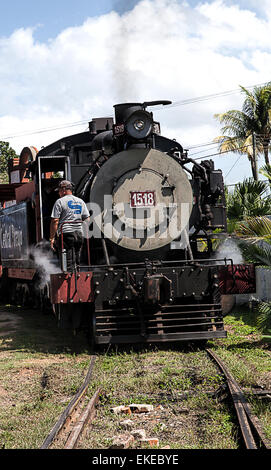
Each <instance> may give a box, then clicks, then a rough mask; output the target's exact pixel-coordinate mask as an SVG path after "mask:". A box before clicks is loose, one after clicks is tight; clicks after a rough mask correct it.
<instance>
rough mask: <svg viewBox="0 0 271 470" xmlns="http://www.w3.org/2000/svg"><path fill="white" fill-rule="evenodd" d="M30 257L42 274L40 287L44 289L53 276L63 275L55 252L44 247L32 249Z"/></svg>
mask: <svg viewBox="0 0 271 470" xmlns="http://www.w3.org/2000/svg"><path fill="white" fill-rule="evenodd" d="M29 257H30V258H31V259H32V260H33V261H34V265H35V266H36V267H37V268H38V271H39V274H40V283H39V287H40V288H43V287H44V286H45V285H46V284H47V283H48V282H49V281H50V275H51V274H58V273H61V272H62V271H61V269H60V264H59V261H58V260H57V259H56V258H55V256H54V254H53V252H52V251H51V250H48V249H44V248H42V247H38V248H37V247H31V249H30V252H29Z"/></svg>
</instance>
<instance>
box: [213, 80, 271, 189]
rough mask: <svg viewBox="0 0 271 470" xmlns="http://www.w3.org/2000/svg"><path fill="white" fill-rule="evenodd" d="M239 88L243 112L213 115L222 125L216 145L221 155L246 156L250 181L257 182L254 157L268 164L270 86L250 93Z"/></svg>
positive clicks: (270, 124) (236, 111)
mask: <svg viewBox="0 0 271 470" xmlns="http://www.w3.org/2000/svg"><path fill="white" fill-rule="evenodd" d="M240 88H241V92H242V93H243V94H244V95H245V100H244V102H243V106H242V111H239V110H236V109H233V110H230V111H227V112H225V113H221V114H215V118H216V119H218V120H219V121H220V123H221V124H222V125H223V127H222V128H221V131H222V132H223V135H221V136H218V137H217V138H216V139H215V142H219V144H220V147H219V151H220V152H225V151H232V152H237V153H241V154H246V155H247V157H248V159H249V161H250V164H251V170H252V175H253V178H254V179H255V180H257V168H256V156H257V155H259V154H261V153H263V154H264V158H265V163H266V165H268V164H269V156H268V151H269V146H270V141H271V122H270V118H271V82H269V83H267V84H266V85H264V86H262V87H254V89H253V91H252V92H250V91H249V90H247V89H246V88H244V87H242V86H241V87H240ZM254 138H255V140H254V141H253V139H254Z"/></svg>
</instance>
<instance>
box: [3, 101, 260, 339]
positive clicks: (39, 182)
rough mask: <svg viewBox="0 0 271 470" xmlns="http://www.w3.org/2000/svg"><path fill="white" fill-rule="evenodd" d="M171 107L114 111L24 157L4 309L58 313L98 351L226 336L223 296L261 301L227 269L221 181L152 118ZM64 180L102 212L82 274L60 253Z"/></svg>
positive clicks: (6, 228)
mask: <svg viewBox="0 0 271 470" xmlns="http://www.w3.org/2000/svg"><path fill="white" fill-rule="evenodd" d="M168 103H169V102H166V101H159V102H145V103H125V104H120V105H115V120H114V119H113V118H111V117H110V118H99V119H93V120H92V121H91V122H90V123H89V131H88V132H83V133H79V134H76V135H72V136H68V137H64V138H63V139H60V140H58V141H57V142H54V143H53V144H51V145H49V146H47V147H46V148H43V149H42V150H40V151H39V152H38V151H37V150H36V149H35V148H34V147H25V148H24V149H23V150H22V152H21V155H20V159H19V161H14V162H13V165H10V168H9V175H10V176H9V178H10V179H9V183H8V184H5V185H0V200H1V204H2V210H1V213H0V246H1V263H2V297H3V298H4V297H5V296H6V297H7V296H8V297H9V299H8V300H9V301H10V302H19V303H20V304H29V303H31V304H35V305H37V306H40V307H41V308H42V309H48V308H49V309H52V310H53V311H54V313H55V315H56V316H57V320H58V324H59V326H61V327H67V326H68V327H71V328H73V329H77V328H81V327H87V328H88V329H89V331H90V333H91V337H92V339H93V340H94V342H95V343H97V344H103V343H109V342H111V343H133V342H161V341H184V340H185V341H197V340H208V339H210V338H221V337H225V336H226V332H225V330H224V326H223V314H222V307H221V294H227V293H237V292H243V293H244V292H253V291H255V275H254V271H253V267H251V266H235V265H233V263H232V260H230V259H224V260H220V261H219V260H217V259H216V257H215V254H214V250H213V239H214V237H215V236H223V234H224V235H225V233H226V207H225V197H224V185H223V176H222V172H221V170H215V168H214V164H213V162H212V161H211V160H209V161H202V162H201V163H200V164H199V163H198V162H195V161H193V160H192V159H191V158H189V157H188V155H187V152H186V151H184V150H183V147H182V146H181V144H179V143H178V142H176V141H175V140H171V139H168V138H166V137H164V136H162V135H161V131H160V124H159V123H157V122H156V121H154V119H153V114H152V112H149V111H147V110H146V108H148V107H152V106H155V105H157V104H160V105H166V104H168ZM63 179H65V180H70V181H72V182H73V183H74V194H75V195H76V196H78V197H80V198H82V199H83V200H84V201H85V202H86V203H87V204H88V205H89V209H90V212H91V221H90V224H89V225H88V226H87V227H85V228H84V235H85V239H84V246H83V250H82V255H81V263H80V266H79V267H74V269H73V271H71V272H66V269H65V250H64V249H63V247H62V249H60V250H59V252H58V255H57V256H56V255H55V254H54V253H53V252H52V251H51V250H50V247H49V245H50V244H49V235H50V220H51V212H52V207H53V205H54V202H55V201H56V198H57V197H58V196H57V193H56V191H55V189H56V187H57V186H58V183H59V181H60V180H63ZM218 229H219V232H220V234H219V235H216V234H214V232H217V230H218ZM202 240H204V245H205V250H204V251H202V250H201V249H200V248H199V245H200V244H201V245H202Z"/></svg>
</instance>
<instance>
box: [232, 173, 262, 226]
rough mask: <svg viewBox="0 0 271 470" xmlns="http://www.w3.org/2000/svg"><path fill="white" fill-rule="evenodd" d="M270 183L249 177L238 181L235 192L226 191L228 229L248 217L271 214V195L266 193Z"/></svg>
mask: <svg viewBox="0 0 271 470" xmlns="http://www.w3.org/2000/svg"><path fill="white" fill-rule="evenodd" d="M267 189H268V184H267V183H265V182H264V181H254V180H253V178H247V179H245V180H244V181H243V182H242V183H238V184H237V185H236V186H235V188H234V191H233V192H229V191H228V190H227V191H226V204H227V216H228V221H229V224H228V231H229V232H232V231H234V229H235V227H236V224H237V223H238V222H240V221H242V220H245V219H246V218H248V217H253V216H261V215H268V214H271V197H270V196H268V195H266V191H267Z"/></svg>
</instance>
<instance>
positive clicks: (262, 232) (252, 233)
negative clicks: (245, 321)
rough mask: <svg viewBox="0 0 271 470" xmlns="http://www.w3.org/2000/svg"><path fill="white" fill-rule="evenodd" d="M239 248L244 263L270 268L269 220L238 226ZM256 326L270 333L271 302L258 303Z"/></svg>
mask: <svg viewBox="0 0 271 470" xmlns="http://www.w3.org/2000/svg"><path fill="white" fill-rule="evenodd" d="M237 234H238V235H239V237H240V238H239V242H238V245H239V248H240V249H241V251H242V255H243V257H244V259H245V261H247V262H249V263H255V264H258V265H263V266H271V220H270V219H269V218H268V217H253V218H250V219H247V220H246V221H245V222H244V223H242V224H240V226H239V230H238V231H237ZM257 325H258V328H259V329H260V330H261V331H266V332H268V331H271V302H270V301H267V302H263V301H261V302H259V305H258V315H257Z"/></svg>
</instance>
